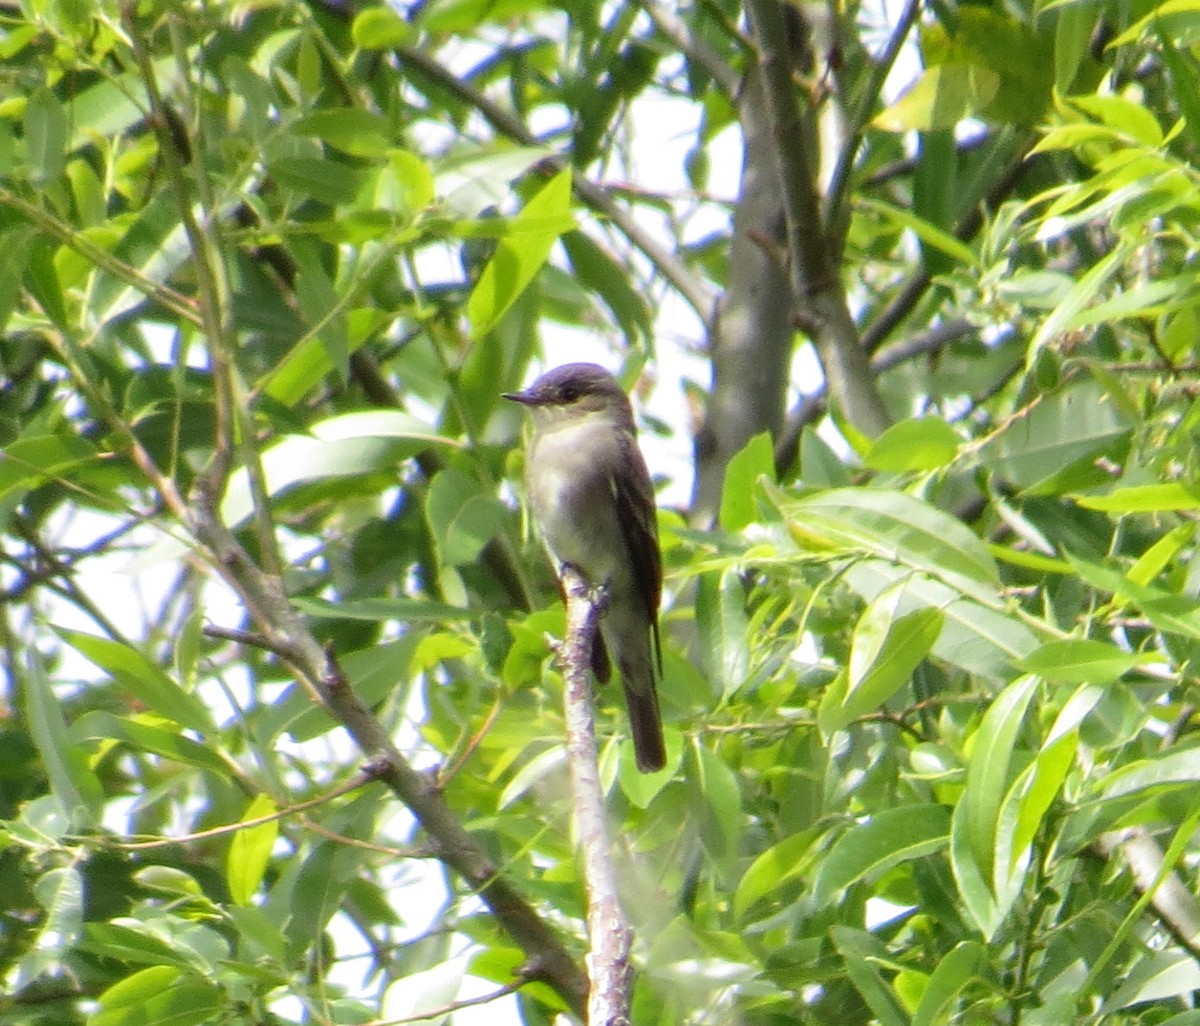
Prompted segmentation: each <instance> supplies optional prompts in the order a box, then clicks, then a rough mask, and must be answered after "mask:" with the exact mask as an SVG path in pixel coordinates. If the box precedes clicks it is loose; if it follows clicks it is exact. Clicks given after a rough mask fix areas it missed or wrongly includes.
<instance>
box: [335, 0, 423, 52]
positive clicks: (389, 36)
mask: <svg viewBox="0 0 1200 1026" xmlns="http://www.w3.org/2000/svg"><path fill="white" fill-rule="evenodd" d="M415 33H416V29H415V28H414V27H413V26H412V25H410V24H409V23H408V22H406V21H405V20H404V19H403V18H401V17H400V15H398V14H397V13H396V12H395V11H394V10H392V9H391V8H390V7H387V6H379V7H368V8H367V9H366V10H363V11H359V12H358V14H357V15H355V17H354V24H353V25H352V26H351V27H350V38H351V39H353V40H354V45H355V46H357V47H360V48H361V49H363V50H390V49H392V47H395V46H404V45H405V44H406V43H408V42H409V40H411V39H412V38H413V36H414V35H415Z"/></svg>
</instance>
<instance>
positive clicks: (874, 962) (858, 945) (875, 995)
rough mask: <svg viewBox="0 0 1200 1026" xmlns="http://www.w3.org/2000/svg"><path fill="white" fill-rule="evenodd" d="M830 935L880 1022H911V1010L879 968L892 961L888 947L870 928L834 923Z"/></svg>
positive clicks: (886, 1025)
mask: <svg viewBox="0 0 1200 1026" xmlns="http://www.w3.org/2000/svg"><path fill="white" fill-rule="evenodd" d="M829 936H830V939H831V940H832V941H833V944H834V947H835V948H836V949H837V952H838V954H839V955H840V956H841V957H842V961H843V962H844V963H845V966H846V975H847V976H848V977H850V982H851V983H853V984H854V988H855V990H857V991H858V992H859V994H861V995H862V999H863V1001H865V1002H866V1003H867V1007H868V1008H870V1010H871V1014H872V1015H873V1016H874V1017H875V1018H876V1019H877V1020H878V1021H879V1023H880V1026H909V1018H908V1014H907V1013H906V1012H905V1011H904V1007H903V1006H902V1005H901V1004H900V1001H899V999H898V998H897V997H896V992H895V991H894V990H893V989H892V988H891V987H889V986H888V984H887V981H886V980H884V978H883V974H882V973H881V972H880V971H879V967H880V966H881V965H886V964H888V962H889V961H890V953H889V952H888V950H887V948H885V947H884V946H883V944H882V943H880V941H879V940H878V939H876V938H875V937H873V936H871V934H869V933H867V932H866V931H864V930H855V929H852V928H850V927H848V926H834V927H832V928H831V929H830V931H829Z"/></svg>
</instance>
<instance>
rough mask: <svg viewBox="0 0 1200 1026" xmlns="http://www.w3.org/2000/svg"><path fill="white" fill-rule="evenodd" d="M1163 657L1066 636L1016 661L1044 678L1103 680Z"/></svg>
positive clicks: (1076, 680) (1118, 675)
mask: <svg viewBox="0 0 1200 1026" xmlns="http://www.w3.org/2000/svg"><path fill="white" fill-rule="evenodd" d="M1161 658H1162V657H1161V656H1160V655H1156V654H1155V653H1150V652H1126V651H1124V650H1123V649H1120V648H1117V646H1116V645H1110V644H1109V643H1107V642H1104V641H1095V640H1092V639H1090V638H1067V639H1064V640H1062V641H1050V642H1047V643H1046V644H1045V645H1043V646H1042V647H1041V648H1039V649H1038V650H1037V651H1036V652H1030V653H1029V655H1027V656H1026V657H1025V658H1024V659H1019V660H1017V663H1016V665H1017V668H1018V669H1019V670H1023V671H1024V672H1025V673H1035V674H1037V675H1038V676H1039V677H1041V678H1043V679H1044V680H1060V681H1067V682H1069V683H1075V684H1083V683H1088V682H1092V683H1096V684H1103V683H1106V682H1108V681H1113V680H1116V679H1117V678H1118V677H1120V676H1121V675H1122V674H1124V673H1126V672H1128V671H1129V670H1132V669H1133V668H1134V667H1135V666H1138V665H1140V664H1142V663H1147V662H1152V661H1154V660H1156V659H1161Z"/></svg>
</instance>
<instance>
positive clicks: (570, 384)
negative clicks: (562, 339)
mask: <svg viewBox="0 0 1200 1026" xmlns="http://www.w3.org/2000/svg"><path fill="white" fill-rule="evenodd" d="M614 395H617V396H620V397H621V398H622V399H624V398H625V393H624V391H623V390H622V389H621V386H620V384H619V383H618V381H617V379H616V378H614V377H613V376H612V375H611V374H609V373H608V371H606V370H605V369H604V368H603V367H601V366H600V365H599V364H595V363H566V364H563V365H562V366H561V367H555V368H554V369H553V370H549V371H547V372H546V373H545V374H543V375H542V376H541V377H540V378H538V379H537V380H536V381H535V382H534V383H533V384H532V385H530V386H529V387H528V388H527V389H526V390H525V391H524V392H506V393H505V398H507V399H515V400H516V401H517V402H519V403H524V404H525V405H526V406H569V405H571V404H572V403H575V402H577V401H578V400H580V399H583V398H585V397H587V396H608V397H611V396H614Z"/></svg>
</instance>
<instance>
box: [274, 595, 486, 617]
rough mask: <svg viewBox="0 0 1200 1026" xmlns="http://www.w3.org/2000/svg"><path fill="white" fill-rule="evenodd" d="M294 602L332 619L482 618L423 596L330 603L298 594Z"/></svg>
mask: <svg viewBox="0 0 1200 1026" xmlns="http://www.w3.org/2000/svg"><path fill="white" fill-rule="evenodd" d="M292 604H293V605H295V607H296V608H297V609H299V610H300V611H301V612H303V613H308V614H309V615H311V616H321V617H325V618H327V619H331V620H371V621H376V622H378V621H380V620H396V621H397V622H399V623H434V624H442V623H445V622H446V621H447V620H474V619H477V618H478V617H479V612H478V611H477V610H474V609H467V608H466V607H464V606H452V605H450V604H448V603H446V602H429V601H426V600H424V599H409V598H375V599H352V600H349V601H347V600H339V601H337V602H331V601H328V600H326V599H315V598H304V597H303V596H297V597H296V598H295V599H293V600H292Z"/></svg>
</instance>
